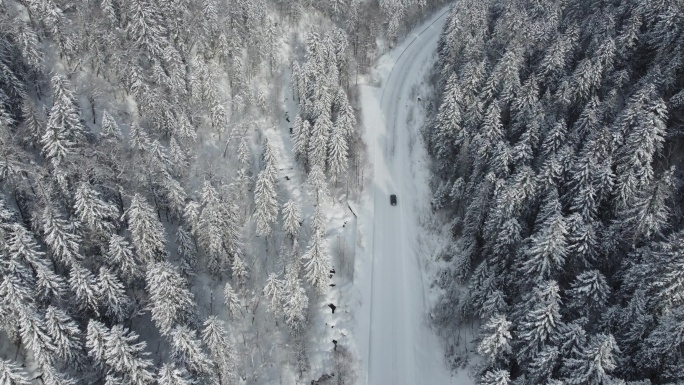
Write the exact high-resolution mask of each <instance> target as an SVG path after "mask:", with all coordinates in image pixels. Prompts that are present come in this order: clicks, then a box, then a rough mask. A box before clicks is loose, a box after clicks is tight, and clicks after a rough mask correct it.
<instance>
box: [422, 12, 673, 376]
mask: <svg viewBox="0 0 684 385" xmlns="http://www.w3.org/2000/svg"><path fill="white" fill-rule="evenodd" d="M683 26H684V3H682V2H681V1H674V0H648V1H644V0H577V1H564V0H549V1H534V0H519V1H512V0H511V1H509V0H462V1H458V2H456V4H455V6H454V8H453V10H452V12H451V14H450V16H449V19H448V21H447V23H446V27H445V29H444V30H443V33H442V36H441V40H440V44H439V50H438V51H439V52H438V55H439V59H438V64H437V66H436V68H435V71H434V78H435V79H436V81H437V82H438V97H437V100H438V101H437V102H436V103H434V107H433V118H432V120H431V122H430V124H428V125H426V126H425V128H424V137H425V140H426V143H427V146H428V150H429V152H430V155H431V157H432V159H433V161H434V170H435V176H434V179H433V181H434V183H433V186H432V187H433V192H434V195H433V201H432V207H433V209H434V210H435V211H436V212H437V214H438V215H439V216H440V217H441V218H442V219H443V220H444V221H445V223H448V229H449V233H450V236H451V238H452V240H451V243H450V246H449V247H448V248H445V249H444V250H443V251H442V252H441V253H440V256H439V257H440V258H441V259H442V260H444V261H445V262H446V266H447V267H446V268H444V269H443V270H442V271H441V272H440V275H439V277H438V280H437V282H436V285H437V286H438V287H439V288H440V290H441V298H440V301H439V303H438V305H437V306H435V307H434V310H433V312H434V316H435V322H436V324H437V325H438V326H439V328H440V333H441V334H442V335H443V336H444V337H445V338H444V339H445V341H447V344H448V346H447V347H446V349H447V354H448V355H449V357H450V359H451V362H452V364H453V365H454V366H459V365H462V362H463V359H464V358H467V357H466V356H467V355H468V353H469V352H473V351H474V352H476V353H478V354H479V356H480V357H481V358H480V359H479V360H478V361H476V362H475V363H474V365H475V366H476V368H477V376H478V381H479V383H480V384H486V385H495V384H496V385H505V384H520V385H522V384H549V385H551V384H554V385H560V384H589V385H599V384H635V385H636V384H675V383H682V382H683V381H684V228H683V227H682V219H683V218H684V217H683V215H682V210H681V207H682V206H681V205H682V194H681V193H682V187H683V186H682V170H683V169H684V158H683V157H682V149H683V148H684V147H683V146H684V143H683V142H682V138H683V134H684V130H683V125H682V124H683V122H684V120H683V119H684V90H683V89H682V88H683V87H684V62H683V58H682V54H683V53H684V30H683V29H682V27H683ZM471 330H472V331H473V334H474V337H473V336H472V335H469V336H468V337H465V336H464V334H465V333H468V334H470V331H471Z"/></svg>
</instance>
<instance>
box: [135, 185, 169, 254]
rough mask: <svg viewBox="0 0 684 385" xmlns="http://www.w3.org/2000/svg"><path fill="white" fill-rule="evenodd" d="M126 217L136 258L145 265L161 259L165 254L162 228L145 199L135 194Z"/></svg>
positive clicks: (164, 236) (164, 237)
mask: <svg viewBox="0 0 684 385" xmlns="http://www.w3.org/2000/svg"><path fill="white" fill-rule="evenodd" d="M126 217H127V218H128V226H129V229H130V231H131V236H132V238H133V245H134V246H135V249H136V252H137V255H138V257H139V258H140V259H141V260H142V261H144V262H147V263H150V262H154V261H159V260H161V259H163V257H164V255H165V254H166V235H165V234H164V227H163V226H162V224H161V222H159V219H158V218H156V215H155V213H154V210H153V209H152V207H151V206H150V205H149V204H148V203H147V202H146V201H145V198H143V197H142V196H140V195H139V194H135V195H134V196H133V199H132V200H131V206H130V207H129V208H128V210H126Z"/></svg>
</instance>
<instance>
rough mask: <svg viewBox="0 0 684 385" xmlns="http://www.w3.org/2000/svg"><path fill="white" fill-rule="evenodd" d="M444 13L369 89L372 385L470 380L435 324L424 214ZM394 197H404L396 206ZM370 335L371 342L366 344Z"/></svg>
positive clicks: (366, 322)
mask: <svg viewBox="0 0 684 385" xmlns="http://www.w3.org/2000/svg"><path fill="white" fill-rule="evenodd" d="M447 10H448V8H444V9H442V10H441V11H439V12H438V13H437V14H436V15H434V16H433V17H432V18H431V19H430V20H428V21H427V22H426V23H425V24H423V26H421V27H418V28H417V29H416V30H415V32H414V33H412V34H409V36H408V37H407V38H406V39H405V42H404V43H403V44H401V45H399V46H397V47H396V48H395V49H393V50H392V51H391V52H390V53H388V54H387V55H385V56H383V57H382V58H381V60H380V62H379V64H378V66H377V71H378V73H379V74H380V78H381V85H382V86H381V87H380V88H376V87H371V86H364V87H362V89H361V103H362V106H363V115H364V126H365V129H366V131H365V133H364V139H365V141H366V144H367V145H368V148H369V152H370V155H371V160H372V162H373V189H372V190H371V196H370V197H369V199H367V200H366V202H365V204H364V206H365V207H364V208H363V214H362V216H361V218H360V226H361V227H360V230H361V231H362V232H363V234H364V236H365V237H366V241H365V242H364V243H365V248H364V250H361V253H362V254H361V256H362V261H363V262H360V263H359V264H358V265H357V269H360V271H361V272H360V273H359V274H358V276H357V278H358V279H359V281H358V282H357V284H358V285H359V287H360V288H361V291H362V293H363V294H362V296H363V301H362V304H361V309H360V312H359V314H360V317H359V318H360V321H359V325H358V329H357V333H356V335H357V337H356V338H357V346H358V347H359V350H360V352H361V355H362V358H363V359H364V363H365V365H366V373H365V377H366V380H367V381H366V382H367V383H368V384H371V385H385V384H387V385H403V384H406V385H420V384H450V383H454V384H456V383H459V384H460V383H469V381H466V382H460V381H457V379H456V378H455V377H454V378H452V376H451V375H450V372H449V370H447V368H446V367H445V364H444V360H443V350H442V349H443V348H442V346H440V344H439V342H438V340H437V338H436V336H435V335H434V333H433V332H432V330H430V328H429V327H428V324H427V321H426V314H427V311H428V303H427V301H426V294H425V293H426V291H427V284H428V282H426V281H427V279H424V276H425V265H424V263H423V261H425V259H426V258H427V257H428V256H427V255H420V252H421V251H424V247H421V243H420V239H421V238H422V237H421V234H422V233H423V232H424V231H425V230H424V229H423V228H422V227H421V226H420V217H421V215H424V213H426V212H428V210H429V200H430V191H429V187H428V179H429V171H428V168H427V155H426V154H425V149H424V148H423V145H422V143H421V141H420V124H421V123H422V121H423V116H422V115H423V114H422V112H421V110H420V108H418V107H417V95H416V94H415V92H412V91H415V86H420V84H421V82H422V81H423V80H424V79H425V76H426V75H427V74H428V72H429V71H430V69H431V68H432V66H433V65H434V61H435V59H436V49H437V42H438V40H439V36H440V33H441V31H442V27H443V26H444V22H445V20H446V16H447ZM390 194H397V197H398V204H397V206H391V205H390V201H389V196H390ZM364 338H367V339H368V341H364Z"/></svg>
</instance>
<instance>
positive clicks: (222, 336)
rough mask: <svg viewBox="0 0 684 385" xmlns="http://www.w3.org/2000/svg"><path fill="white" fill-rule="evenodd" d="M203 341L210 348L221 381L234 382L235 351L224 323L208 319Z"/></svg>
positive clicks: (205, 324) (214, 318) (203, 332)
mask: <svg viewBox="0 0 684 385" xmlns="http://www.w3.org/2000/svg"><path fill="white" fill-rule="evenodd" d="M202 340H203V341H204V343H205V344H206V345H207V346H208V347H209V351H210V352H211V357H212V359H213V360H214V364H215V366H216V368H215V370H216V374H217V376H218V378H219V381H220V382H222V383H223V382H228V383H230V382H231V381H234V379H235V376H236V373H235V360H236V357H235V351H234V348H233V346H232V345H231V343H230V340H229V336H228V332H227V331H226V328H225V326H224V323H223V322H222V321H221V320H219V319H218V318H216V317H215V316H211V317H209V318H207V320H206V321H205V322H204V330H203V331H202Z"/></svg>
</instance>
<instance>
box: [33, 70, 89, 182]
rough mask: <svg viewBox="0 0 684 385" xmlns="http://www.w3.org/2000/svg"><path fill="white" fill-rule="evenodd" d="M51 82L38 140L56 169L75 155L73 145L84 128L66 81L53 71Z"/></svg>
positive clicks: (82, 133) (44, 153) (80, 138)
mask: <svg viewBox="0 0 684 385" xmlns="http://www.w3.org/2000/svg"><path fill="white" fill-rule="evenodd" d="M51 83H52V89H53V105H52V108H51V109H50V114H49V117H48V122H47V126H46V128H45V133H44V134H43V137H42V138H41V142H42V144H43V149H42V152H43V155H44V156H45V157H46V158H47V159H48V160H49V161H50V162H51V164H52V165H53V167H54V168H55V169H59V167H60V166H61V165H62V163H64V161H65V160H66V159H67V158H69V157H71V156H73V155H75V151H76V146H77V145H78V144H79V143H80V142H81V141H82V140H83V139H84V135H85V128H84V127H83V125H82V124H81V117H80V114H79V109H78V106H77V104H76V96H75V95H74V93H73V91H72V90H71V85H70V84H69V81H68V80H67V79H65V78H64V77H62V76H59V75H55V76H53V77H52V80H51Z"/></svg>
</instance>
